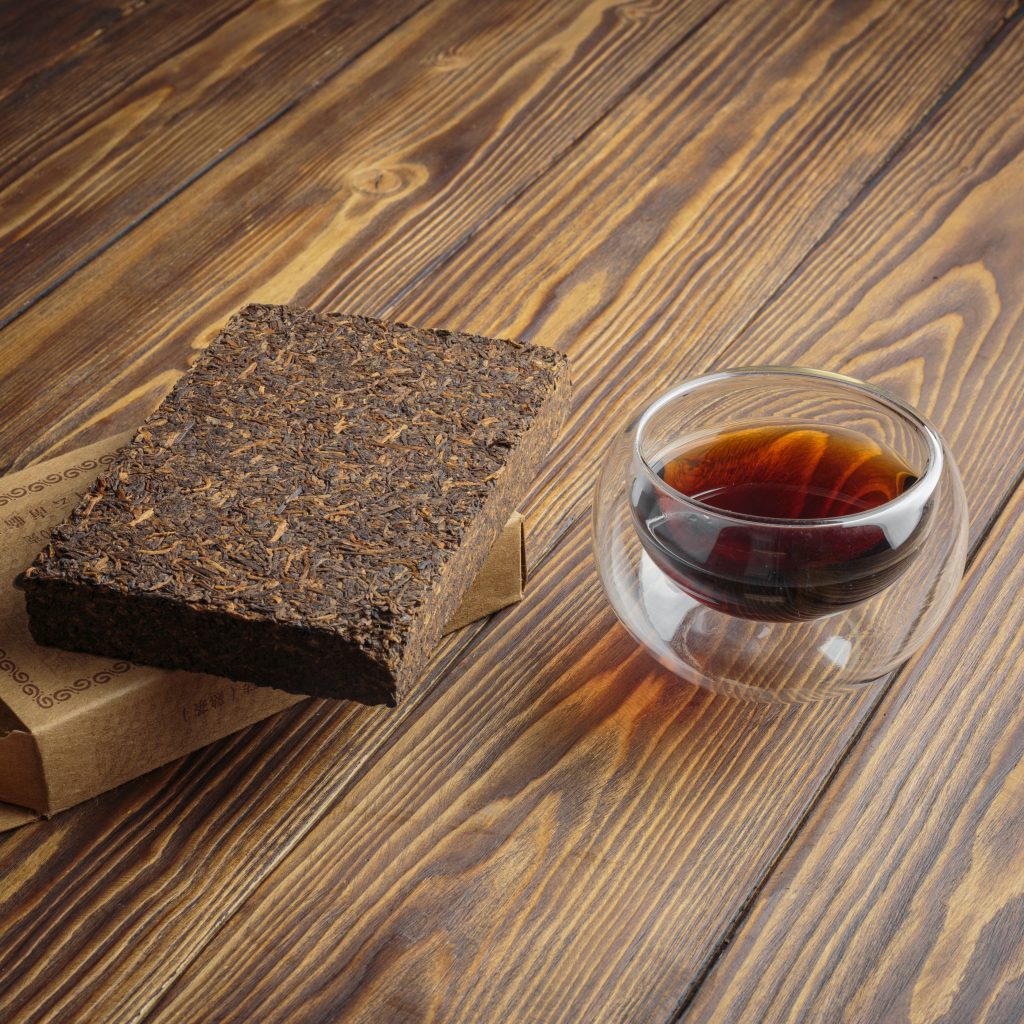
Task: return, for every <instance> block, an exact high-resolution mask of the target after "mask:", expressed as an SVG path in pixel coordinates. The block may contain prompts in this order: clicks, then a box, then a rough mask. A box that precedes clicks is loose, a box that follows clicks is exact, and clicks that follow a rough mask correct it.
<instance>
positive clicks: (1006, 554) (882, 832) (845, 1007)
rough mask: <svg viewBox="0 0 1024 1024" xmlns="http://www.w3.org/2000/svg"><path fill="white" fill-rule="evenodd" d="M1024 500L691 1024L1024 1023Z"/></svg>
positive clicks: (828, 798)
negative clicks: (1023, 594)
mask: <svg viewBox="0 0 1024 1024" xmlns="http://www.w3.org/2000/svg"><path fill="white" fill-rule="evenodd" d="M1022 588H1024V490H1022V489H1019V488H1018V490H1017V491H1016V493H1015V495H1014V497H1013V500H1012V501H1011V502H1010V504H1009V505H1008V506H1007V507H1006V509H1005V510H1004V511H1003V513H1002V515H1001V516H1000V517H999V520H998V522H997V523H996V525H995V527H994V529H993V530H992V532H991V534H990V535H989V536H988V538H986V541H985V545H984V548H983V549H982V551H981V553H980V555H979V557H978V559H977V560H976V562H975V564H974V566H973V568H972V571H971V572H970V574H969V576H968V579H967V582H966V585H965V587H964V591H963V592H962V594H961V597H960V601H959V603H958V606H957V608H956V609H955V612H954V619H953V625H952V627H951V628H950V630H949V631H948V633H947V634H946V635H945V636H942V637H940V638H939V639H938V640H936V641H935V642H933V643H932V644H931V646H930V647H929V648H928V649H927V650H926V651H924V652H923V654H922V656H921V657H918V658H917V659H915V661H914V662H912V663H911V665H910V666H909V668H908V669H907V671H906V672H905V674H904V676H903V678H901V680H900V682H899V685H898V686H897V687H895V688H894V690H893V692H892V693H890V694H889V695H888V697H887V698H886V700H885V701H884V702H883V703H882V705H881V706H880V707H879V709H878V712H877V713H876V714H875V716H874V717H873V719H872V721H871V724H870V725H869V727H868V729H867V731H866V732H865V734H864V736H863V737H862V738H861V740H860V741H859V742H858V744H857V746H856V747H854V749H853V751H852V752H851V754H850V756H849V757H848V758H847V759H846V761H845V762H844V764H843V767H842V770H841V771H840V772H839V774H838V775H837V777H836V779H835V781H834V782H833V783H832V785H831V786H830V787H829V789H828V791H827V793H826V794H825V796H824V797H823V799H822V801H821V803H820V804H819V805H818V806H817V807H816V808H815V810H814V813H813V815H812V816H811V818H810V820H809V821H808V823H807V824H806V825H805V827H804V828H803V829H802V831H801V832H800V834H799V836H798V837H797V839H796V841H795V842H794V844H793V846H792V847H791V848H790V849H789V850H788V851H787V853H786V855H785V857H784V858H783V859H782V861H781V862H780V864H779V866H778V867H777V868H776V870H775V871H774V872H773V874H772V876H771V878H770V879H769V880H768V882H767V884H766V885H765V887H764V888H763V889H762V890H761V891H760V892H759V893H758V896H757V900H756V901H755V903H754V906H753V909H752V910H751V912H750V914H749V915H748V916H747V918H746V919H745V921H744V922H743V925H742V927H741V928H740V929H739V931H738V933H737V934H736V935H735V936H733V938H732V939H731V941H730V943H729V946H728V949H727V950H726V951H725V952H724V953H723V955H722V956H721V958H720V959H719V960H718V962H717V964H716V965H715V969H714V970H713V971H712V972H711V974H710V976H709V978H708V979H707V981H706V982H705V984H704V985H703V986H702V987H701V989H700V990H699V992H698V993H697V996H696V999H695V1000H694V1002H693V1003H692V1004H691V1006H690V1007H689V1009H688V1011H687V1012H686V1013H684V1014H683V1015H682V1017H681V1021H682V1024H697V1022H700V1021H708V1022H711V1021H713V1022H714V1024H726V1022H729V1021H751V1020H757V1021H836V1022H839V1021H850V1022H861V1021H886V1022H891V1024H897V1022H900V1021H913V1022H914V1024H925V1022H928V1024H938V1022H939V1021H942V1022H946V1024H952V1022H954V1021H955V1022H957V1024H966V1022H967V1021H986V1022H988V1024H997V1022H998V1024H1016V1022H1018V1021H1020V1020H1021V1019H1022V1017H1024V974H1022V971H1024V877H1022V874H1021V870H1020V869H1021V864H1022V863H1024V710H1022V709H1024V676H1022V674H1021V672H1020V663H1021V658H1022V656H1024V640H1022V638H1024V607H1022V605H1021V601H1020V593H1021V589H1022Z"/></svg>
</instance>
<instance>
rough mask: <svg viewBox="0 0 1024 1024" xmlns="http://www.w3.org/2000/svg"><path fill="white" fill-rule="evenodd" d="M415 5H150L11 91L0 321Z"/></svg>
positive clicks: (320, 0) (4, 128) (2, 133)
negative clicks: (150, 10)
mask: <svg viewBox="0 0 1024 1024" xmlns="http://www.w3.org/2000/svg"><path fill="white" fill-rule="evenodd" d="M423 3H424V0H383V2H380V3H373V4H365V3H361V2H360V0H342V2H339V0H299V2H292V3H281V2H279V0H255V2H251V3H248V4H240V3H237V2H235V3H231V4H226V3H224V2H223V0H221V2H220V3H219V4H217V3H215V4H211V5H208V6H203V5H198V4H191V3H178V4H173V3H172V4H167V3H164V4H157V5H155V6H156V7H157V9H158V10H160V9H162V10H163V11H164V12H165V15H164V17H163V18H160V19H155V18H153V17H149V18H147V19H145V22H146V23H145V24H144V25H140V26H131V25H122V24H121V23H120V22H117V23H116V24H114V25H112V26H110V27H109V28H107V29H106V31H105V32H104V33H103V35H104V36H105V37H106V36H109V37H110V38H105V39H104V45H94V46H92V47H90V48H89V49H88V50H87V51H86V53H85V54H83V55H81V56H80V57H79V58H78V59H77V60H75V61H74V62H71V61H68V60H65V61H64V62H63V63H60V64H58V66H57V67H56V68H49V69H48V70H47V74H46V75H45V77H43V76H37V77H42V80H41V81H35V80H34V81H30V82H27V83H24V84H23V85H22V86H21V87H20V88H18V89H16V90H14V91H12V92H11V93H10V94H9V95H8V96H7V97H6V99H5V100H4V101H3V103H2V104H0V119H2V120H0V145H3V146H4V147H5V149H6V148H7V147H8V146H9V147H10V149H11V152H10V155H9V158H8V159H6V160H5V167H4V170H3V173H2V175H0V325H2V324H4V323H6V322H7V321H8V320H9V319H11V318H12V317H14V316H16V315H17V314H18V313H19V312H20V311H22V310H24V309H25V308H26V307H27V306H28V305H30V304H31V303H32V301H33V300H34V299H36V298H38V297H39V296H40V295H42V294H44V293H45V292H46V291H48V290H49V289H50V288H52V287H53V286H54V285H55V284H57V283H58V282H59V281H60V280H61V279H62V278H63V277H65V276H66V275H68V274H70V273H73V272H74V271H75V270H76V269H78V268H79V267H80V266H81V265H82V264H83V263H85V262H87V261H88V260H89V259H91V258H92V257H93V256H94V255H95V254H96V253H97V252H99V251H100V250H102V249H103V248H104V247H105V246H106V245H108V244H110V242H112V241H113V240H115V239H116V238H117V237H118V236H119V235H120V234H121V233H122V232H124V231H126V230H128V229H130V228H131V227H132V226H133V225H135V224H137V223H138V222H139V221H140V220H142V219H143V218H145V217H146V216H147V215H148V214H149V213H150V212H151V211H152V210H153V209H155V208H156V207H158V206H159V205H160V204H161V203H163V202H164V201H165V200H166V199H167V198H168V197H169V196H171V195H173V194H174V193H175V192H176V191H178V190H179V189H181V188H182V187H184V186H185V185H187V184H188V183H189V182H190V181H191V180H192V179H194V178H195V177H196V176H198V175H201V174H203V173H205V172H206V171H207V170H208V169H209V168H210V166H212V165H213V164H216V163H217V162H218V161H220V160H222V159H224V158H225V156H226V155H227V154H229V153H230V152H231V151H232V150H233V149H235V148H236V147H237V146H238V145H240V144H241V143H244V142H245V141H246V140H247V139H248V138H249V137H250V136H251V135H253V134H254V133H256V132H259V131H260V130H262V129H263V128H264V127H265V126H266V125H267V124H268V123H270V122H272V121H273V120H274V119H275V118H277V117H278V116H280V115H281V113H282V112H284V111H286V110H288V109H289V108H290V107H291V106H293V105H294V104H295V103H296V102H299V101H300V100H301V99H302V97H303V96H304V95H306V94H307V93H309V92H310V90H311V89H313V88H314V87H316V86H317V85H319V84H320V83H321V82H322V81H323V80H324V79H325V78H327V77H329V76H331V75H333V74H336V73H337V72H338V71H339V70H340V69H341V68H343V67H344V66H345V65H347V64H349V63H351V62H352V61H353V60H354V59H355V58H356V57H357V56H358V55H359V54H361V53H362V52H363V51H364V50H365V49H367V48H368V47H370V46H372V44H373V43H375V42H376V41H377V40H378V39H379V38H380V37H381V36H383V35H385V34H386V33H387V32H388V31H390V30H391V29H392V28H394V27H395V26H396V25H397V24H399V23H400V22H401V21H402V20H404V19H405V18H407V17H408V16H409V15H411V14H412V13H413V12H414V11H415V10H416V9H417V8H419V7H421V6H423ZM218 8H219V9H218ZM130 9H131V5H127V10H130ZM200 15H201V16H200ZM154 22H155V23H154ZM127 31H131V36H130V38H131V40H132V42H131V44H130V45H126V43H125V38H124V33H125V32H127ZM136 40H139V41H142V42H144V45H142V46H137V45H136ZM136 51H139V52H138V53H136ZM122 54H131V55H132V57H131V59H128V60H126V59H125V58H124V57H123V56H122ZM142 58H145V59H144V60H143V59H142ZM143 71H144V72H145V73H142V72H143ZM100 99H105V102H103V103H100V102H99V100H100ZM5 108H6V110H5ZM5 113H6V115H7V116H6V118H5V117H4V115H5Z"/></svg>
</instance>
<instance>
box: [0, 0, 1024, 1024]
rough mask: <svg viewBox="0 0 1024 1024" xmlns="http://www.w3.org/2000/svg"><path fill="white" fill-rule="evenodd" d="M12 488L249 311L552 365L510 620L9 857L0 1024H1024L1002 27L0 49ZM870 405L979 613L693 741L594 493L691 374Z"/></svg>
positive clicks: (4, 17) (873, 12) (19, 845)
mask: <svg viewBox="0 0 1024 1024" xmlns="http://www.w3.org/2000/svg"><path fill="white" fill-rule="evenodd" d="M0 152H2V157H3V159H2V161H0V325H2V328H0V374H2V382H0V469H6V468H17V467H21V466H24V465H26V464H28V463H29V462H31V461H33V460H34V459H38V458H40V457H43V456H45V455H50V454H55V453H57V452H59V451H61V450H65V449H67V448H70V447H73V446H75V445H78V444H82V443H85V442H87V441H90V440H96V439H99V438H101V437H103V436H105V435H107V434H109V433H112V432H113V431H114V430H117V429H124V428H127V427H131V426H132V425H134V424H135V423H137V422H138V420H139V419H140V418H141V417H142V416H143V415H144V414H145V413H146V412H147V411H148V410H149V409H150V408H151V407H152V406H153V404H154V403H155V402H156V401H157V400H158V399H159V397H160V396H161V395H162V394H163V393H164V392H165V391H166V390H167V389H168V388H169V387H170V386H171V384H172V383H173V381H174V380H175V378H176V377H177V375H178V374H179V373H180V372H181V371H182V370H183V369H184V368H185V367H186V366H187V365H188V362H189V359H190V357H191V356H192V355H193V353H194V352H195V351H196V350H197V349H199V348H200V347H202V346H203V345H204V344H205V343H207V342H208V341H209V339H210V338H211V337H212V335H213V334H214V333H215V331H216V330H217V327H218V325H219V324H221V323H222V322H223V321H224V319H225V318H226V317H227V316H228V314H229V313H230V312H231V311H233V310H234V309H235V308H236V307H237V306H239V305H240V304H242V303H243V302H245V301H247V300H259V301H265V302H276V301H287V302H295V303H301V304H306V305H310V306H314V307H316V308H324V309H343V310H348V311H358V312H364V313H368V314H372V315H383V316H400V317H401V318H403V319H406V320H410V321H413V322H419V323H423V324H427V325H431V326H439V327H440V326H446V327H450V328H461V329H469V330H473V331H476V332H479V333H483V334H493V335H516V336H519V337H522V338H527V339H529V340H532V341H535V342H538V343H542V344H547V345H552V346H554V347H557V348H559V349H560V350H562V351H564V352H566V353H568V354H569V355H570V356H571V358H572V360H573V365H574V377H575V381H576V394H575V402H574V408H573V412H572V416H571V419H570V422H569V423H568V425H567V427H566V429H565V431H564V434H563V437H562V439H561V441H560V443H559V444H558V446H557V447H556V449H555V450H554V451H553V452H552V455H551V458H550V461H549V463H548V466H547V468H546V470H545V472H544V473H543V474H542V475H541V476H540V478H539V479H538V480H537V482H536V485H535V487H534V488H533V490H532V492H531V493H530V495H529V498H528V500H527V501H526V503H525V506H524V507H525V511H526V513H527V515H528V520H529V529H530V534H531V562H532V580H531V583H530V587H529V594H528V597H527V599H526V600H525V601H524V602H523V603H522V604H521V605H519V606H517V607H516V608H514V609H511V610H509V611H507V612H505V613H502V614H500V615H498V616H497V617H495V618H494V619H492V620H491V621H490V622H487V623H484V624H480V625H477V626H474V627H471V628H469V629H467V630H465V631H463V632H462V633H461V634H458V635H456V636H454V637H451V638H449V639H448V640H447V641H446V642H445V644H444V646H443V647H442V649H441V650H440V651H439V652H438V655H437V658H436V659H435V662H434V665H433V667H432V668H431V671H430V673H429V674H428V677H427V678H425V679H424V680H423V683H422V685H421V686H420V687H419V688H418V690H417V691H416V693H415V694H414V695H413V697H412V699H411V700H410V701H409V702H408V703H407V704H406V705H405V706H403V708H402V709H400V710H399V711H394V712H392V711H387V710H384V709H367V708H362V707H357V706H350V705H347V704H331V703H328V702H308V703H306V704H303V705H301V706H299V707H296V708H295V709H293V710H291V711H289V712H287V713H285V714H282V715H280V716H278V717H277V718H275V719H272V720H270V721H267V722H265V723H263V724H262V725H260V726H257V727H254V728H252V729H249V730H247V731H245V732H243V733H240V734H238V735H236V736H234V737H231V738H229V739H227V740H224V741H222V742H220V743H217V744H215V745H213V746H211V747H209V748H207V749H205V750H202V751H200V752H198V753H196V754H195V755H193V756H191V757H188V758H185V759H184V760H182V761H179V762H177V763H175V764H172V765H169V766H168V767H166V768H164V769H162V770H160V771H157V772H154V773H152V774H150V775H149V776H147V777H145V778H143V779H140V780H138V781H137V782H135V783H132V784H129V785H126V786H122V787H121V788H120V789H118V790H116V791H114V792H112V793H109V794H107V795H105V796H103V797H100V798H99V799H96V800H93V801H91V802H89V803H88V804H86V805H83V806H81V807H78V808H76V809H74V810H72V811H69V812H66V813H64V814H61V815H59V816H57V817H56V818H55V819H53V820H52V821H50V822H46V823H40V824H37V825H32V826H29V827H26V828H23V829H21V830H18V831H16V832H13V833H9V834H7V835H4V836H0V1021H4V1022H7V1021H23V1020H24V1021H28V1020H31V1021H36V1020H39V1021H43V1020H45V1021H57V1022H64V1021H88V1022H103V1021H146V1022H152V1024H156V1022H172V1021H175V1022H176V1021H190V1022H191V1021H197V1022H199V1021H228V1020H237V1021H276V1020H296V1021H366V1022H406V1021H409V1022H411V1021H438V1022H441V1021H443V1022H448V1021H453V1022H454V1021H460V1022H466V1024H476V1022H491V1021H503V1022H504V1021H510V1022H516V1024H527V1022H530V1024H548V1022H563V1021H564V1022H576V1021H586V1022H588V1024H589V1022H605V1021H626V1022H647V1021H650V1022H656V1024H670V1022H678V1024H697V1022H705V1021H707V1022H726V1021H728V1022H732V1021H735V1022H748V1021H749V1022H758V1021H783V1020H784V1021H811V1022H823V1024H831V1022H835V1021H850V1022H854V1024H862V1022H874V1021H879V1022H894V1021H913V1022H935V1024H939V1022H943V1024H961V1022H965V1021H985V1022H987V1024H1019V1022H1020V1021H1021V1020H1022V1019H1024V710H1022V698H1024V639H1022V638H1024V607H1022V604H1021V600H1020V593H1021V591H1022V589H1024V569H1022V565H1024V527H1022V526H1021V525H1020V524H1021V522H1022V514H1024V504H1022V502H1024V498H1022V492H1021V491H1020V489H1019V483H1020V480H1021V469H1022V463H1024V18H1022V17H1021V16H1020V13H1019V11H1018V10H1017V4H1016V3H1007V2H1003V0H956V2H951V0H813V2H812V0H773V2H771V3H764V2H763V0H687V2H681V0H626V2H621V0H617V2H612V0H554V2H552V0H380V2H373V3H370V2H363V3H359V2H357V0H290V2H286V0H278V2H274V0H204V2H202V3H198V2H192V0H188V2H185V0H126V2H121V3H113V2H97V0H90V2H74V0H51V2H49V3H47V4H45V5H43V4H37V3H30V2H28V0H7V2H6V3H4V4H2V5H0ZM752 362H789V363H802V364H809V365H816V366H821V367H825V368H828V369H834V370H840V371H843V372H847V373H851V374H853V375H855V376H858V377H861V378H865V379H868V380H872V381H875V382H877V383H880V384H883V385H885V386H886V387H888V388H890V389H892V390H894V391H897V392H898V393H900V394H902V395H903V396H905V397H906V398H907V399H909V400H910V401H912V402H914V403H915V404H916V405H917V406H918V407H920V408H921V409H922V410H923V411H925V412H926V413H927V414H928V415H929V416H930V417H931V418H932V419H933V420H934V421H935V422H936V423H937V424H938V425H939V426H940V428H941V429H942V430H943V431H944V433H945V434H946V436H947V438H948V440H949V442H950V444H951V446H952V448H953V450H954V452H955V454H956V457H957V459H958V461H959V463H960V466H961V469H962V471H963V474H964V478H965V482H966V486H967V492H968V499H969V502H970V508H971V541H972V547H971V565H970V569H969V573H968V576H967V578H966V580H965V583H964V587H963V590H962V593H961V596H960V599H959V602H958V604H957V606H956V608H955V610H954V612H953V614H952V616H951V619H950V622H949V623H948V625H947V627H946V628H945V629H944V631H943V632H942V633H941V634H940V635H939V636H938V637H936V638H935V639H934V640H933V641H932V642H931V644H930V645H929V646H928V647H927V648H926V649H925V650H924V651H922V652H921V653H920V654H919V655H918V656H917V657H916V658H914V659H913V661H912V662H911V663H910V664H909V665H908V666H907V667H906V668H905V669H904V670H903V671H901V672H899V673H897V674H896V675H895V676H894V677H893V678H892V679H890V680H888V681H887V683H886V684H885V686H883V687H881V688H879V689H878V690H877V691H875V692H872V693H867V694H864V695H863V696H860V697H857V698H848V699H844V700H841V701H837V702H832V703H827V704H818V705H810V706H805V707H798V708H778V707H759V706H754V705H745V704H739V703H736V702H731V701H728V700H725V699H722V698H718V697H714V696H712V695H710V694H708V693H706V692H704V691H701V690H698V689H696V688H694V687H692V686H689V685H687V684H685V683H683V682H681V681H680V680H678V679H675V678H674V677H671V676H670V675H668V674H667V673H666V672H665V671H663V670H662V669H660V668H659V667H658V666H657V665H655V664H654V663H653V662H652V661H651V660H650V659H649V658H648V657H647V656H646V655H645V654H644V653H643V652H641V651H639V650H638V649H637V647H636V645H635V644H634V643H633V642H632V641H631V640H630V639H629V637H628V636H627V635H626V634H625V632H624V631H623V630H622V629H621V628H620V627H619V626H618V625H617V624H616V622H615V619H614V616H613V615H612V613H611V611H610V610H609V608H608V607H607V605H606V603H605V602H604V600H603V598H602V595H601V593H600V589H599V586H598V584H597V580H596V575H595V572H594V569H593V565H592V561H591V555H590V551H589V540H588V534H587V531H588V527H587V520H588V511H589V491H590V488H591V486H592V483H593V478H594V469H595V465H596V462H597V460H598V458H599V456H600V453H601V451H602V448H603V446H604V445H605V443H606V442H607V440H608V438H609V436H610V434H611V432H612V431H613V430H614V428H615V427H616V426H617V424H618V423H619V421H620V420H621V419H623V418H624V417H625V416H626V415H628V414H629V413H631V412H632V411H634V410H635V409H636V408H638V407H639V406H641V405H642V404H643V403H644V402H645V401H646V400H647V399H648V398H650V397H651V396H652V395H654V394H656V393H657V392H658V391H659V390H661V389H663V388H664V387H665V386H667V385H668V384H670V383H671V382H673V381H677V380H679V379H681V378H683V377H685V376H687V375H692V374H695V373H699V372H702V371H705V370H707V369H709V368H711V367H716V366H725V365H729V364H740V363H752Z"/></svg>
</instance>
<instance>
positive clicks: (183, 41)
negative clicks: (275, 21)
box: [0, 0, 251, 182]
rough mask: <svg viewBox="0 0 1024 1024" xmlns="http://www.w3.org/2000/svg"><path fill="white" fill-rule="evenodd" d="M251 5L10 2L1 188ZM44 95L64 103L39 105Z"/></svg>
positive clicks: (1, 93) (3, 47) (222, 0)
mask: <svg viewBox="0 0 1024 1024" xmlns="http://www.w3.org/2000/svg"><path fill="white" fill-rule="evenodd" d="M250 2H251V0H211V2H210V3H208V4H204V5H203V6H202V7H200V6H199V5H197V4H186V3H173V2H170V0H150V2H148V3H123V4H113V3H104V2H97V0H90V2H88V3H83V2H81V0H49V2H47V3H45V4H39V3H33V2H32V0H9V2H7V3H5V4H4V5H3V6H2V7H0V144H2V145H3V149H4V153H5V157H6V160H5V163H4V166H3V167H2V168H0V182H2V181H5V180H7V177H6V176H7V175H8V174H10V173H12V172H13V171H15V169H16V168H17V167H24V166H25V164H23V163H21V161H25V160H27V161H29V162H31V161H32V160H33V159H38V157H37V156H33V147H38V149H40V150H43V151H45V148H46V146H47V145H48V140H51V139H52V138H53V137H54V136H55V135H58V134H59V133H60V132H61V131H62V130H66V129H67V128H68V126H69V122H71V121H73V120H74V119H76V118H82V117H85V116H88V113H89V111H90V110H92V109H93V108H94V107H95V106H96V105H97V104H99V103H102V102H103V100H104V99H106V98H108V97H109V96H110V95H111V94H112V93H113V92H114V91H116V90H117V89H119V88H123V87H124V85H126V84H128V83H129V82H131V81H132V80H133V79H134V78H135V77H137V76H138V75H140V74H142V73H144V72H145V71H146V70H148V69H149V68H151V67H152V66H153V65H154V64H157V63H159V62H160V61H161V60H163V59H165V58H166V57H168V56H169V55H170V54H171V53H173V52H174V51H175V50H176V49H178V48H180V47H181V46H183V45H187V44H188V43H189V42H190V41H192V40H194V39H196V38H198V37H199V36H201V35H202V34H203V33H205V32H207V31H209V30H210V29H211V28H212V27H214V26H216V25H217V24H218V23H219V22H220V21H222V20H223V19H224V18H227V17H230V16H231V15H232V14H233V13H235V12H237V11H239V10H241V9H242V8H243V7H244V6H245V5H246V4H247V3H250ZM86 82H88V84H89V86H91V87H90V88H83V86H84V85H85V83H86ZM65 83H66V84H65ZM76 85H77V88H76ZM43 93H45V94H47V98H48V99H50V100H61V101H63V102H58V103H54V102H40V100H41V99H42V96H41V94H43ZM15 96H16V97H17V99H12V98H13V97H15ZM65 104H66V106H65ZM23 105H30V106H32V107H33V108H34V109H32V110H31V111H30V110H28V109H19V108H20V107H22V106H23ZM69 108H70V109H69ZM29 114H34V115H35V116H34V117H31V116H29ZM40 155H41V154H40ZM7 161H10V163H8V162H7Z"/></svg>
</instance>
